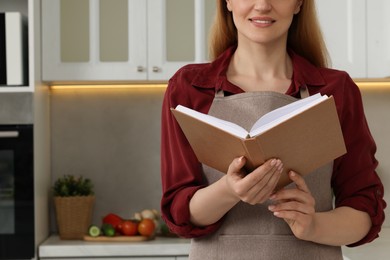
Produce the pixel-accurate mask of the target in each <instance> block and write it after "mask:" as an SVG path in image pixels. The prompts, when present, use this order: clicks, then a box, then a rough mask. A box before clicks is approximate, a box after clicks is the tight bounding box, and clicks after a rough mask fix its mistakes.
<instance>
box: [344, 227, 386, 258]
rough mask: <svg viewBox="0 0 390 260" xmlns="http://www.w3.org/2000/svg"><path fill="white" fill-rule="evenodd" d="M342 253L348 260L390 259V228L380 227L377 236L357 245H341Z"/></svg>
mask: <svg viewBox="0 0 390 260" xmlns="http://www.w3.org/2000/svg"><path fill="white" fill-rule="evenodd" d="M343 254H344V255H345V256H346V257H348V258H349V259H350V260H368V259H369V260H388V259H390V228H382V231H381V232H380V234H379V237H378V238H377V239H375V240H374V241H372V242H371V243H368V244H364V245H361V246H358V247H352V248H349V247H343Z"/></svg>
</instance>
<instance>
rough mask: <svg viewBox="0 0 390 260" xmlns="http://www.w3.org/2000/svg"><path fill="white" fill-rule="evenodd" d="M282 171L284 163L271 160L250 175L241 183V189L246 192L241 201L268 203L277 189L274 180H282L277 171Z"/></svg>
mask: <svg viewBox="0 0 390 260" xmlns="http://www.w3.org/2000/svg"><path fill="white" fill-rule="evenodd" d="M281 169H282V163H281V162H280V160H269V161H267V162H266V163H265V164H263V165H262V166H260V167H258V168H257V169H256V170H254V171H253V172H251V173H249V174H248V175H247V176H245V178H244V179H242V180H241V181H240V186H241V188H243V189H244V190H246V192H245V194H242V197H241V199H242V200H243V201H245V202H247V203H250V204H257V203H261V202H264V201H266V199H268V197H269V195H270V194H271V193H272V191H273V190H274V188H275V184H274V183H275V181H274V180H273V179H274V178H276V179H279V178H280V173H277V171H282V170H281ZM271 180H272V181H271ZM270 181H271V182H270ZM276 182H277V180H276ZM262 197H263V198H262Z"/></svg>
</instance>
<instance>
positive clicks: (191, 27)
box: [42, 0, 215, 81]
mask: <svg viewBox="0 0 390 260" xmlns="http://www.w3.org/2000/svg"><path fill="white" fill-rule="evenodd" d="M214 8H215V3H214V1H207V0H184V1H183V0H115V1H112V0H42V30H43V32H42V33H43V36H42V37H43V42H42V49H43V53H42V58H43V79H44V80H46V81H146V80H157V81H165V80H167V79H169V78H170V77H171V76H172V75H173V73H174V72H175V71H176V70H177V69H179V68H180V67H181V66H183V65H185V64H187V63H195V62H204V61H206V60H207V51H206V49H207V48H206V46H207V45H206V39H207V34H208V27H209V24H210V22H211V17H212V15H213V10H214ZM210 10H211V11H210Z"/></svg>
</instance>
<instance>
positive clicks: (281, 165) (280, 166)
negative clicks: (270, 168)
mask: <svg viewBox="0 0 390 260" xmlns="http://www.w3.org/2000/svg"><path fill="white" fill-rule="evenodd" d="M278 171H280V172H281V171H283V163H281V164H280V165H279V167H278Z"/></svg>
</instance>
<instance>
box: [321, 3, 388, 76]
mask: <svg viewBox="0 0 390 260" xmlns="http://www.w3.org/2000/svg"><path fill="white" fill-rule="evenodd" d="M316 5H317V10H318V16H319V21H320V24H321V28H322V30H323V34H324V38H325V42H326V45H327V47H328V50H329V54H330V57H331V60H332V64H331V65H332V67H333V68H335V69H340V70H345V71H347V72H348V73H349V74H350V75H351V77H353V78H384V77H389V76H390V18H389V16H388V13H389V11H390V2H389V1H388V0H345V1H339V0H316Z"/></svg>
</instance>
